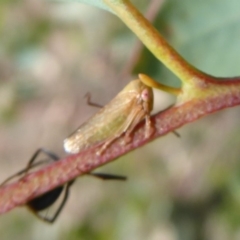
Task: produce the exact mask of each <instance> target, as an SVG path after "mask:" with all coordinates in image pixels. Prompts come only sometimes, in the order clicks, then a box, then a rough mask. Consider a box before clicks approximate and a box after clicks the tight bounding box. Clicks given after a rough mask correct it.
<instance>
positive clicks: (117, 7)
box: [103, 0, 207, 84]
mask: <svg viewBox="0 0 240 240" xmlns="http://www.w3.org/2000/svg"><path fill="white" fill-rule="evenodd" d="M103 1H104V2H105V3H106V4H107V5H108V6H109V7H110V8H111V9H112V10H113V11H114V12H115V13H116V14H117V16H118V17H119V18H120V19H121V20H122V21H123V22H124V23H125V24H126V25H127V26H128V27H129V28H130V29H131V30H132V31H133V32H134V33H135V34H136V35H137V36H138V38H139V39H140V40H141V41H142V42H143V43H144V45H145V46H146V47H147V48H148V49H149V50H150V51H151V52H152V53H153V55H155V57H156V58H157V59H159V60H160V61H161V62H162V63H163V64H165V66H166V67H167V68H169V69H170V70H171V71H172V72H173V73H174V74H175V75H176V76H178V77H179V78H180V79H181V80H182V81H183V82H184V83H189V84H194V80H195V78H196V77H197V78H205V77H206V76H207V74H205V73H203V72H201V71H199V70H198V69H196V68H195V67H193V66H192V65H190V64H189V63H188V62H187V61H186V60H185V59H183V58H182V57H181V56H180V55H179V54H178V53H177V52H176V51H175V50H174V49H173V48H172V47H171V46H170V45H169V44H168V43H167V42H166V41H165V40H164V38H163V37H162V36H161V35H160V33H159V32H158V31H157V30H156V29H155V28H154V27H153V26H152V25H151V23H150V22H149V21H148V20H147V19H146V18H144V16H143V15H142V14H141V13H140V12H139V11H138V10H137V9H136V8H135V7H134V6H133V5H132V4H131V3H130V2H129V1H128V0H103Z"/></svg>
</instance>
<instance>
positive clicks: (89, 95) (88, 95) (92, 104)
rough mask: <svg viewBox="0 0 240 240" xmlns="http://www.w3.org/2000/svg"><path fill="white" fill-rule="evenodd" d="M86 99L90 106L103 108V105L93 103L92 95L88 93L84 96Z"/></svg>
mask: <svg viewBox="0 0 240 240" xmlns="http://www.w3.org/2000/svg"><path fill="white" fill-rule="evenodd" d="M84 98H86V99H87V104H88V105H89V106H92V107H97V108H103V106H102V105H100V104H98V103H94V102H92V101H91V93H89V92H87V93H86V95H85V96H84Z"/></svg>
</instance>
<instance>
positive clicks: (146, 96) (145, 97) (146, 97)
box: [141, 89, 149, 102]
mask: <svg viewBox="0 0 240 240" xmlns="http://www.w3.org/2000/svg"><path fill="white" fill-rule="evenodd" d="M141 98H142V100H143V101H144V102H146V101H148V100H149V92H148V90H147V89H144V90H143V91H142V93H141Z"/></svg>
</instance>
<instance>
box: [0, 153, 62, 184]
mask: <svg viewBox="0 0 240 240" xmlns="http://www.w3.org/2000/svg"><path fill="white" fill-rule="evenodd" d="M41 152H43V153H45V154H46V155H47V156H49V157H50V158H51V159H53V160H54V161H57V160H58V159H59V158H58V156H57V155H55V154H53V153H52V152H50V151H48V150H46V149H43V148H39V149H38V150H37V151H36V152H35V153H34V154H33V156H32V157H31V159H30V160H29V162H28V165H27V167H26V168H24V169H22V170H20V171H19V172H17V173H15V174H14V175H12V176H10V177H8V178H7V179H6V180H4V181H3V182H2V183H1V184H0V187H1V186H3V185H5V184H6V183H7V182H9V181H10V180H12V179H13V178H15V177H17V176H20V175H22V174H27V172H28V171H29V170H30V169H32V168H35V167H37V166H40V165H42V164H44V163H46V162H49V160H42V161H39V162H37V163H34V161H35V160H36V159H37V156H38V155H39V154H40V153H41Z"/></svg>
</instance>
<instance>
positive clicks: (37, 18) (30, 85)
mask: <svg viewBox="0 0 240 240" xmlns="http://www.w3.org/2000/svg"><path fill="white" fill-rule="evenodd" d="M132 2H133V3H135V4H136V6H137V7H138V8H139V9H140V10H141V11H142V12H144V13H146V12H148V16H149V17H150V18H151V19H153V21H154V25H155V26H156V27H157V29H159V30H160V31H161V33H162V34H163V35H164V36H165V38H166V39H168V41H169V42H170V43H171V44H172V45H173V46H174V47H175V48H176V49H177V51H179V52H180V53H181V54H182V55H183V56H184V57H185V58H186V59H187V60H188V61H190V62H191V63H192V64H193V65H194V66H196V67H197V68H199V69H201V70H203V71H206V72H208V73H209V74H212V75H216V76H236V75H239V74H240V71H239V64H240V41H239V39H240V27H239V26H240V17H239V16H240V2H239V0H229V1H225V0H202V1H197V0H181V1H178V0H165V1H160V0H158V1H156V0H155V1H154V0H152V1H146V0H145V1H144V0H142V1H139V0H138V1H137V0H135V1H132ZM149 6H151V8H150V10H149ZM139 72H142V73H146V74H148V75H150V76H152V77H154V78H155V79H157V80H158V81H160V82H162V83H165V84H168V85H171V86H180V81H179V80H178V79H176V78H175V77H174V76H173V75H172V74H171V73H170V72H169V71H168V70H167V69H166V68H165V67H164V66H163V65H162V64H161V63H159V62H158V61H156V60H155V59H154V57H153V56H152V55H151V54H150V53H149V52H148V51H147V50H146V49H141V48H140V47H139V45H138V43H137V39H136V37H135V36H134V35H133V33H131V32H130V31H129V30H128V29H127V28H126V26H125V25H124V24H123V23H122V22H121V21H120V20H119V19H118V18H116V16H114V15H112V14H110V13H108V12H106V11H103V10H101V9H98V8H95V7H92V6H87V5H84V4H81V3H78V2H70V1H69V2H67V1H65V2H47V1H39V0H22V1H17V0H2V1H1V4H0V164H1V165H0V166H1V167H0V181H3V180H4V179H5V178H7V177H8V176H10V175H12V174H13V173H15V172H17V171H19V170H20V169H22V168H24V167H25V166H26V164H27V162H28V160H29V159H30V157H31V156H32V154H33V153H34V152H35V150H36V149H38V148H39V147H45V148H47V149H50V150H52V151H53V152H55V153H57V154H59V155H60V156H64V151H63V147H62V142H63V139H64V138H66V137H67V136H68V135H69V134H70V133H71V132H72V131H74V130H75V129H76V128H77V127H78V126H79V125H80V124H81V123H83V122H84V121H86V120H87V119H88V118H89V117H90V116H92V115H93V114H94V113H95V112H97V111H98V109H96V108H93V107H90V106H88V105H87V104H86V100H85V99H84V95H85V94H86V93H87V92H90V93H91V95H92V100H93V101H95V102H98V103H101V104H102V105H105V104H106V103H108V102H109V101H110V100H111V99H112V98H113V97H114V96H115V95H116V94H117V93H118V92H119V91H120V90H121V89H122V88H123V87H124V86H125V85H126V84H127V83H128V82H129V81H130V80H131V79H134V78H135V77H136V74H137V73H139ZM172 103H174V98H173V97H172V96H169V95H168V94H166V93H163V92H160V91H155V110H154V111H155V112H158V111H160V110H162V109H164V108H166V107H168V106H169V105H170V104H172ZM239 119H240V111H239V108H238V107H235V108H232V109H227V110H223V111H221V112H218V113H215V114H212V115H210V116H208V117H205V118H203V119H200V120H198V121H197V122H194V123H191V124H188V125H186V126H183V127H182V128H181V129H179V130H178V132H179V133H180V135H181V138H177V137H175V136H174V135H173V134H168V135H167V136H165V137H162V138H160V139H158V140H156V141H154V142H152V143H150V144H148V145H147V146H144V147H142V148H141V149H137V150H136V151H134V152H132V153H130V154H127V155H126V156H124V157H122V158H121V159H118V160H117V161H115V162H113V163H111V164H108V165H106V166H104V167H102V168H101V169H98V171H99V172H109V173H115V174H122V175H126V176H128V181H127V182H117V181H108V182H103V181H101V180H98V179H95V178H93V177H90V176H86V177H82V178H79V179H78V180H77V181H76V182H75V184H74V185H73V186H72V188H71V194H70V198H69V200H68V202H67V204H66V207H65V208H64V209H63V211H62V213H61V215H60V216H59V218H58V219H57V220H56V222H55V223H54V224H53V225H48V224H46V223H44V222H42V221H40V220H38V219H37V218H36V217H35V216H34V215H33V214H31V212H30V211H28V210H27V209H26V208H25V207H20V208H16V209H14V210H12V211H11V212H9V213H7V214H5V215H1V216H0V236H1V240H8V239H10V240H11V239H16V238H18V239H20V238H21V239H25V240H38V239H51V240H55V239H56V240H63V239H71V240H75V239H95V240H103V239H104V240H110V239H115V240H122V239H124V240H128V239H129V240H130V239H131V240H133V239H134V240H135V239H136V240H146V239H149V240H159V239H161V240H178V239H179V240H200V239H206V240H210V239H211V240H229V239H240V187H239V186H240V161H239V157H240V148H239V145H240V137H239V135H240V126H239Z"/></svg>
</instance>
